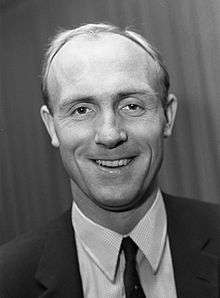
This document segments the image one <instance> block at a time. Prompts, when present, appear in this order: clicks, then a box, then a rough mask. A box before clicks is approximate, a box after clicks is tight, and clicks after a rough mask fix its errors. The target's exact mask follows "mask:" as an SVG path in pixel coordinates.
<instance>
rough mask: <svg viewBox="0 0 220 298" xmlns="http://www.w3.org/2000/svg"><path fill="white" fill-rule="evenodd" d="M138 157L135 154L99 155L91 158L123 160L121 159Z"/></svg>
mask: <svg viewBox="0 0 220 298" xmlns="http://www.w3.org/2000/svg"><path fill="white" fill-rule="evenodd" d="M134 157H136V156H135V155H131V156H105V157H104V156H98V157H92V158H90V159H91V160H106V161H114V160H121V159H131V158H134Z"/></svg>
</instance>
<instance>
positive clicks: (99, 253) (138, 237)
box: [72, 191, 167, 281]
mask: <svg viewBox="0 0 220 298" xmlns="http://www.w3.org/2000/svg"><path fill="white" fill-rule="evenodd" d="M72 223H73V226H74V230H75V232H76V235H77V237H78V239H79V241H80V242H81V244H82V246H83V248H84V249H85V250H86V252H87V253H88V254H89V256H90V257H91V258H92V260H93V261H94V262H95V263H96V265H97V266H98V267H99V268H100V269H101V270H102V271H103V273H104V274H105V275H106V276H107V277H108V278H109V279H110V280H111V281H113V280H114V277H115V274H116V269H117V261H118V254H119V250H120V246H121V241H122V238H123V235H121V234H118V233H116V232H114V231H112V230H110V229H107V228H105V227H103V226H101V225H98V224H96V223H95V222H93V221H92V220H90V219H89V218H88V217H86V216H85V215H84V214H83V213H82V212H81V211H80V209H79V208H78V207H77V205H76V203H74V202H73V206H72ZM166 233H167V220H166V211H165V207H164V203H163V198H162V195H161V192H160V191H158V193H157V196H156V199H155V201H154V203H153V205H152V206H151V208H150V209H149V210H148V211H147V213H146V214H145V216H144V217H143V218H142V219H141V220H140V221H139V223H138V224H137V225H136V226H135V228H134V229H133V230H132V231H131V233H130V237H131V238H132V239H133V240H134V242H136V244H137V245H138V247H139V249H140V250H141V251H142V253H143V254H144V255H145V257H146V258H147V260H148V261H149V263H150V265H151V267H152V269H153V271H154V273H156V271H157V269H158V267H159V264H160V260H161V257H162V253H163V249H164V245H165V239H166Z"/></svg>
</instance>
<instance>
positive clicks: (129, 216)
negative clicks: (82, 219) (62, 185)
mask: <svg viewBox="0 0 220 298" xmlns="http://www.w3.org/2000/svg"><path fill="white" fill-rule="evenodd" d="M71 188H72V193H73V198H74V201H75V203H76V204H77V206H78V208H79V209H80V210H81V212H82V213H83V214H84V215H85V216H87V217H88V218H89V219H91V220H92V221H94V222H95V223H97V224H99V225H101V226H103V227H105V228H108V229H110V230H112V231H115V232H117V233H119V234H122V235H126V234H129V233H130V232H131V231H132V230H133V228H134V227H135V226H136V225H137V224H138V222H139V221H140V220H141V219H142V217H143V216H144V215H145V214H146V212H147V211H148V210H149V209H150V207H151V206H152V205H153V203H154V201H155V199H156V195H157V191H158V187H156V188H154V190H153V191H152V192H151V193H150V194H148V195H147V198H146V199H145V201H144V203H143V204H141V205H140V206H138V207H137V208H135V209H131V210H129V211H124V212H113V211H108V210H105V209H103V208H101V207H99V206H98V205H96V204H95V203H93V202H92V201H91V200H85V198H83V197H82V196H84V194H83V193H82V192H81V191H79V189H78V188H77V189H76V188H75V187H73V185H72V183H71Z"/></svg>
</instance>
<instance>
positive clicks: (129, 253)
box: [121, 237, 138, 261]
mask: <svg viewBox="0 0 220 298" xmlns="http://www.w3.org/2000/svg"><path fill="white" fill-rule="evenodd" d="M121 247H122V250H123V251H124V254H125V259H126V261H135V260H136V255H137V251H138V246H137V245H136V243H135V242H134V241H133V240H132V239H131V238H130V237H125V238H123V239H122V243H121Z"/></svg>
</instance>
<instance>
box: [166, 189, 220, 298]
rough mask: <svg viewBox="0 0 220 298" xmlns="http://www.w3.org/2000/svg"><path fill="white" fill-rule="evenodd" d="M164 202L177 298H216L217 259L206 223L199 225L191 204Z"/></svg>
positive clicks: (174, 200) (168, 200)
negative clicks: (213, 252) (211, 248)
mask: <svg viewBox="0 0 220 298" xmlns="http://www.w3.org/2000/svg"><path fill="white" fill-rule="evenodd" d="M164 198H165V205H166V211H167V218H168V235H169V241H170V247H171V254H172V261H173V267H174V276H175V282H176V289H177V296H178V298H189V297H199V298H210V297H212V298H217V297H218V258H217V257H216V256H215V255H214V254H212V250H210V247H211V245H212V239H210V238H209V236H208V235H207V233H206V229H205V223H204V222H203V223H201V222H198V220H199V219H198V218H199V216H196V214H195V213H194V212H193V210H191V209H190V206H189V205H188V204H185V205H184V204H182V203H181V204H178V202H177V200H178V198H170V197H168V196H167V195H164ZM180 200H181V199H180Z"/></svg>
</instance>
